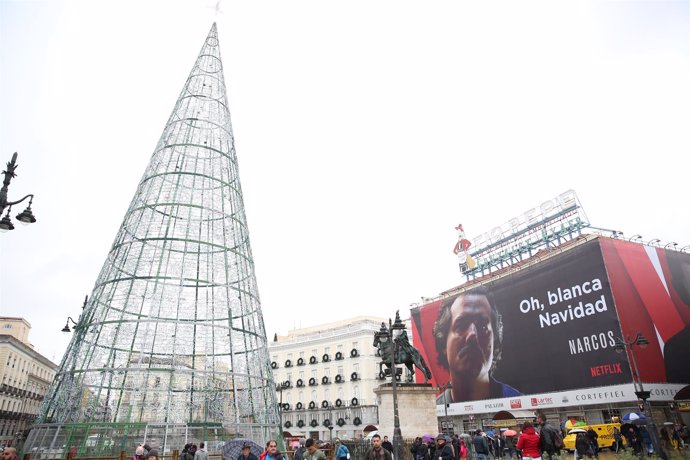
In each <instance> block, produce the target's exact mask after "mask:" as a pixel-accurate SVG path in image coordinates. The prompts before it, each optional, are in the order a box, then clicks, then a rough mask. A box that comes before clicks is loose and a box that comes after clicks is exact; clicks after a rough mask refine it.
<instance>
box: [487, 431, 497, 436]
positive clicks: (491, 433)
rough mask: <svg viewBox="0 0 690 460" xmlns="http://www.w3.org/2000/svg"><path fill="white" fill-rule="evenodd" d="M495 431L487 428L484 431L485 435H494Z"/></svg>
mask: <svg viewBox="0 0 690 460" xmlns="http://www.w3.org/2000/svg"><path fill="white" fill-rule="evenodd" d="M495 434H496V433H494V432H493V430H489V431H487V432H486V435H487V436H494V435H495Z"/></svg>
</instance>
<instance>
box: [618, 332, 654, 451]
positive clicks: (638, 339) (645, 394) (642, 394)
mask: <svg viewBox="0 0 690 460" xmlns="http://www.w3.org/2000/svg"><path fill="white" fill-rule="evenodd" d="M647 345H649V341H648V340H647V338H646V337H645V336H644V335H642V333H641V332H638V333H637V335H636V336H635V338H634V339H632V340H630V336H628V340H627V341H626V340H623V339H622V338H620V337H617V338H616V344H615V345H614V346H613V347H614V349H615V350H616V352H617V353H624V352H626V353H627V352H628V350H629V353H627V354H628V356H630V361H631V362H632V367H633V387H634V388H635V396H637V397H638V398H640V399H641V400H642V403H643V404H644V408H645V411H646V412H647V418H648V419H649V430H648V431H649V436H650V437H651V438H652V445H653V446H654V451H655V452H656V453H657V454H658V455H659V456H660V457H661V458H663V459H665V458H666V453H665V452H664V451H663V450H662V449H661V443H660V442H659V433H657V431H656V424H655V423H654V414H652V406H651V405H650V404H649V395H650V392H649V391H645V390H644V387H643V385H642V379H641V378H640V372H639V370H638V368H637V360H636V359H635V352H634V350H633V347H635V346H638V347H640V348H642V349H644V348H647ZM638 385H639V389H638Z"/></svg>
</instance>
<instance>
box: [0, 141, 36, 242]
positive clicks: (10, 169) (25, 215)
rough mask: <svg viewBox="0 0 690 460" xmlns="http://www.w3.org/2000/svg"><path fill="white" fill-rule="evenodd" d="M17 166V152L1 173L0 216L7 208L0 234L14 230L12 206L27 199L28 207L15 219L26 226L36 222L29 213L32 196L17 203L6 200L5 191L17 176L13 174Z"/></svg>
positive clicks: (0, 223)
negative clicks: (2, 176)
mask: <svg viewBox="0 0 690 460" xmlns="http://www.w3.org/2000/svg"><path fill="white" fill-rule="evenodd" d="M17 166H19V165H18V164H17V152H14V155H12V160H11V161H8V162H7V169H6V170H4V171H3V172H2V174H4V175H5V178H4V179H3V181H2V188H1V189H0V215H2V213H3V212H4V211H5V208H7V214H5V216H4V217H3V218H2V219H1V220H0V231H2V232H7V231H10V230H14V224H12V220H11V219H10V211H11V210H12V206H14V205H15V204H19V203H21V202H22V201H24V200H26V199H27V198H28V199H29V205H28V206H27V207H26V209H25V210H24V211H22V212H20V213H19V214H17V215H16V218H17V220H18V221H19V222H21V223H22V224H27V225H28V224H33V223H34V222H36V217H34V214H33V212H32V211H31V203H32V202H33V201H34V196H33V194H29V195H26V196H25V197H24V198H22V199H20V200H17V201H9V199H8V198H7V189H8V188H9V186H10V181H11V180H12V179H13V178H15V177H17V174H16V173H15V171H16V170H17Z"/></svg>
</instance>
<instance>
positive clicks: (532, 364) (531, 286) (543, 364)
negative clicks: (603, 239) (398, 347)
mask: <svg viewBox="0 0 690 460" xmlns="http://www.w3.org/2000/svg"><path fill="white" fill-rule="evenodd" d="M411 313H412V333H413V338H414V343H415V346H416V347H417V348H418V349H419V350H420V352H421V353H422V355H423V356H424V359H425V360H426V362H427V364H428V365H429V367H430V369H431V371H432V375H433V379H432V383H434V384H436V385H439V386H441V387H447V386H448V384H450V385H451V388H448V389H446V390H445V391H444V392H442V394H440V395H439V398H438V402H439V404H443V403H444V402H448V403H464V402H467V401H485V400H491V399H497V398H501V400H502V401H505V403H506V404H510V401H511V400H514V403H515V404H517V401H520V405H521V406H522V407H524V405H523V400H524V398H521V396H523V395H539V394H549V393H552V392H556V391H566V390H576V389H582V388H593V387H606V386H610V385H621V384H626V383H630V382H631V381H632V378H631V372H630V367H629V366H628V364H627V362H626V361H627V360H626V358H625V355H623V354H619V353H617V352H616V351H615V349H614V348H613V346H614V345H615V340H616V338H617V337H620V335H621V328H620V324H619V322H618V317H617V314H616V309H615V307H614V298H613V295H612V291H611V285H610V283H609V278H608V277H607V273H606V268H605V265H604V259H603V256H602V251H601V248H600V246H599V243H598V241H597V240H592V241H589V242H587V243H584V244H581V245H579V246H576V247H573V248H572V249H569V250H567V251H564V252H563V253H562V254H559V255H556V256H553V257H551V258H549V259H546V260H544V261H543V262H541V263H538V264H536V265H534V266H532V267H528V268H525V269H522V270H520V271H517V272H515V273H512V274H508V275H505V276H503V277H500V278H497V279H495V280H493V281H490V282H488V283H484V284H483V285H482V286H481V287H479V288H472V289H470V290H468V291H466V292H463V293H461V294H459V295H455V296H453V297H450V298H447V299H442V300H438V301H435V302H432V303H430V304H427V305H424V306H422V307H420V308H416V309H413V310H412V312H411ZM625 397H627V395H626V396H625ZM525 401H530V403H529V406H528V407H534V406H533V405H532V400H531V399H529V398H528V399H527V400H525ZM548 401H549V400H548V398H544V400H543V401H541V403H540V402H539V400H538V399H537V401H536V404H537V405H541V404H545V403H547V402H548ZM553 403H556V401H553ZM558 403H562V401H558ZM453 406H455V408H454V409H456V410H457V409H458V407H460V408H461V407H462V406H463V405H462V404H454V405H453ZM468 406H473V405H472V404H468ZM484 409H486V408H484ZM489 409H491V408H489ZM472 411H476V412H478V411H477V410H476V409H475V408H473V409H472ZM470 412H471V411H470Z"/></svg>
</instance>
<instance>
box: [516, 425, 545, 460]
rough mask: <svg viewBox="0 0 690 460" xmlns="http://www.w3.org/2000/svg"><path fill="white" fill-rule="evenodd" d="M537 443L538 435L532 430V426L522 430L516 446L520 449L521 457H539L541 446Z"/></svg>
mask: <svg viewBox="0 0 690 460" xmlns="http://www.w3.org/2000/svg"><path fill="white" fill-rule="evenodd" d="M539 444H540V443H539V435H538V434H537V432H536V431H534V428H533V427H531V426H530V427H528V428H525V429H524V430H523V431H522V434H521V435H520V439H518V442H517V446H516V447H517V448H518V449H519V450H521V451H522V458H525V457H532V458H537V457H541V448H540V447H539Z"/></svg>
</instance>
